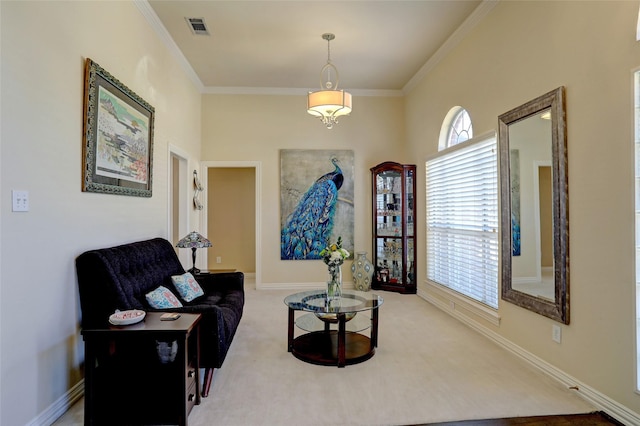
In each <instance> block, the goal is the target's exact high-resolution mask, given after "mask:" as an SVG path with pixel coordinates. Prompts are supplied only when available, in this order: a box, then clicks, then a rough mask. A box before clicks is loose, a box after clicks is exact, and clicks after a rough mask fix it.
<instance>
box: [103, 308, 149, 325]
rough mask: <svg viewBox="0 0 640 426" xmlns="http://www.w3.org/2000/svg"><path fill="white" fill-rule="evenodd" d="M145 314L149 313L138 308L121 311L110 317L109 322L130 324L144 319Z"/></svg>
mask: <svg viewBox="0 0 640 426" xmlns="http://www.w3.org/2000/svg"><path fill="white" fill-rule="evenodd" d="M145 315H147V313H146V312H145V311H141V310H138V309H132V310H130V311H119V312H116V313H115V314H112V315H111V316H110V317H109V322H110V323H111V324H113V325H130V324H135V323H138V322H140V321H142V320H143V319H144V317H145Z"/></svg>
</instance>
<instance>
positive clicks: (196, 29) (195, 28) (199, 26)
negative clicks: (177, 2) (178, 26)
mask: <svg viewBox="0 0 640 426" xmlns="http://www.w3.org/2000/svg"><path fill="white" fill-rule="evenodd" d="M185 19H186V20H187V23H188V24H189V28H191V32H192V33H194V34H195V35H209V30H208V29H207V24H205V23H204V18H185Z"/></svg>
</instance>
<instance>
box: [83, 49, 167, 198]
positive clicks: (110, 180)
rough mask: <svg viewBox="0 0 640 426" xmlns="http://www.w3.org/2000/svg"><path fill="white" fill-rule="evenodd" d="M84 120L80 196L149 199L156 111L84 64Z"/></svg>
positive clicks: (95, 66) (89, 62)
mask: <svg viewBox="0 0 640 426" xmlns="http://www.w3.org/2000/svg"><path fill="white" fill-rule="evenodd" d="M84 119H85V120H84V133H83V134H84V141H83V143H84V144H83V150H82V156H83V172H82V173H83V176H82V190H83V191H87V192H101V193H106V194H119V195H131V196H136V197H151V182H152V170H153V168H152V166H153V164H152V163H153V120H154V109H153V107H152V106H151V105H149V104H148V103H147V102H145V101H144V100H143V99H142V98H141V97H140V96H138V95H136V94H135V93H134V92H132V91H131V90H130V89H129V88H127V87H126V86H125V85H124V84H122V83H121V82H120V81H118V80H117V79H115V78H114V77H113V76H112V75H111V74H109V73H108V72H107V71H105V70H104V69H103V68H102V67H100V66H99V65H98V64H96V63H95V62H93V61H92V60H91V59H88V58H87V60H86V64H85V83H84Z"/></svg>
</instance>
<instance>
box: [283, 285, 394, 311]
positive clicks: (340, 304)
mask: <svg viewBox="0 0 640 426" xmlns="http://www.w3.org/2000/svg"><path fill="white" fill-rule="evenodd" d="M383 302H384V299H382V297H380V296H378V295H377V294H374V293H370V292H364V291H355V290H342V296H341V297H340V299H339V300H333V301H331V303H330V304H329V303H327V292H326V291H325V290H312V291H304V292H302V293H296V294H292V295H290V296H287V297H286V298H285V299H284V303H285V305H287V306H288V307H289V308H291V309H296V310H299V311H307V312H315V313H336V314H339V313H351V312H361V311H369V310H371V309H376V308H378V307H379V306H380V305H382V303H383Z"/></svg>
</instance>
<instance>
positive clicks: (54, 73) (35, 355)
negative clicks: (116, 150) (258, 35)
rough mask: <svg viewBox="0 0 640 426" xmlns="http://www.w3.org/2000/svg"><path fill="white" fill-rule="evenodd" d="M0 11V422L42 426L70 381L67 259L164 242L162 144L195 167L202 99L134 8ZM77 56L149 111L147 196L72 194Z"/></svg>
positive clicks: (74, 358) (72, 320)
mask: <svg viewBox="0 0 640 426" xmlns="http://www.w3.org/2000/svg"><path fill="white" fill-rule="evenodd" d="M0 13H1V19H2V20H1V25H0V30H1V34H0V36H1V37H0V38H1V43H2V46H1V48H2V61H1V89H2V98H1V99H2V114H1V128H2V130H1V163H0V170H1V179H0V185H1V186H0V193H1V197H0V202H1V203H2V209H1V210H0V233H1V240H0V249H1V257H0V259H1V264H0V268H1V269H0V286H1V288H0V335H1V338H2V341H1V349H0V359H1V366H0V368H1V378H0V386H1V388H0V393H1V397H0V413H1V414H0V424H2V425H24V424H27V423H30V422H32V421H33V422H34V423H33V424H48V423H47V420H50V419H47V418H39V417H38V416H39V415H40V414H41V413H43V415H46V413H47V412H49V411H48V409H49V408H50V406H52V404H54V403H56V401H58V399H59V398H63V397H64V395H65V394H66V392H67V391H69V389H70V388H71V387H72V386H73V385H75V384H76V383H77V382H78V381H79V380H80V379H81V371H80V370H81V365H82V362H83V359H84V351H83V343H82V339H81V337H80V335H79V321H80V315H81V313H80V309H79V302H78V289H77V283H76V273H75V265H74V259H75V257H76V256H78V255H79V254H80V253H81V252H83V251H85V250H87V249H92V248H98V247H105V246H110V245H116V244H121V243H126V242H129V241H134V240H139V239H146V238H151V237H156V236H167V232H168V230H167V222H168V208H167V198H168V185H169V182H168V175H167V170H168V163H169V159H168V146H169V144H172V145H176V146H178V147H180V148H181V149H182V150H183V151H184V152H186V153H188V154H189V155H190V156H192V160H191V161H192V165H191V167H189V169H191V170H193V169H194V168H195V165H196V164H197V160H198V159H199V158H198V157H199V154H200V139H201V138H200V112H201V110H200V108H201V105H200V101H201V98H200V94H199V93H198V91H197V90H196V89H195V88H194V86H193V85H192V83H191V82H190V80H188V79H187V78H186V76H185V74H184V72H183V71H182V69H181V68H180V67H179V66H178V64H177V63H176V62H175V61H174V59H173V58H172V56H171V55H170V54H169V53H168V50H167V49H166V47H165V46H164V44H163V43H161V42H160V41H159V39H158V37H157V36H156V34H155V33H154V32H153V30H152V29H151V27H150V26H149V24H148V23H147V21H146V19H145V18H144V16H143V15H142V14H141V13H140V11H139V10H138V9H137V7H136V6H135V5H134V3H133V2H122V1H109V2H82V1H78V2H76V1H70V2H60V1H56V2H48V1H43V2H33V1H16V2H13V1H2V2H0ZM114 23H117V25H115V26H114ZM87 57H90V58H91V59H93V60H94V61H96V62H97V63H98V64H99V65H101V66H102V67H103V68H105V69H106V70H107V71H108V72H110V73H111V74H112V75H113V76H115V77H116V78H118V79H119V80H120V81H121V82H122V83H123V84H125V85H126V86H127V87H129V88H130V89H131V90H133V91H134V92H136V93H137V94H138V95H139V96H141V97H142V98H143V99H144V100H146V101H147V102H148V103H150V104H151V105H152V106H154V108H155V112H156V120H155V144H154V156H153V161H154V169H153V196H152V197H151V198H139V197H127V196H115V195H107V194H95V193H85V192H81V185H80V183H81V169H82V166H81V164H82V162H81V159H82V155H81V153H82V123H83V117H82V103H83V82H84V60H85V58H87ZM176 106H179V108H177V107H176ZM11 189H21V190H27V191H29V196H30V211H29V212H27V213H12V212H11V206H10V204H9V200H10V199H11ZM193 219H195V217H194V218H192V220H193Z"/></svg>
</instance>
